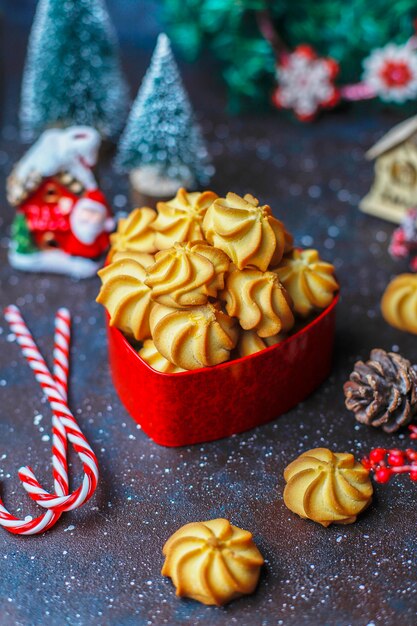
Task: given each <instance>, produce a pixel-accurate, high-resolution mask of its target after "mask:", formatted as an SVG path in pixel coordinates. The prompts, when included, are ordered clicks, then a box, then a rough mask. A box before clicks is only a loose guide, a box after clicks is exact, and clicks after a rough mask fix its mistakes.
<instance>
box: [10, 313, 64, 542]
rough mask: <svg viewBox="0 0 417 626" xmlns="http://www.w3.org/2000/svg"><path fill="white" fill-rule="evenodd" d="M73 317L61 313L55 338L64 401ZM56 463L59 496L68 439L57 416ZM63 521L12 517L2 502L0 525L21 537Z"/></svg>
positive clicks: (57, 376) (50, 516)
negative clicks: (71, 320)
mask: <svg viewBox="0 0 417 626" xmlns="http://www.w3.org/2000/svg"><path fill="white" fill-rule="evenodd" d="M70 319H71V318H70V314H69V311H68V310H67V309H59V310H58V312H57V314H56V317H55V337H54V379H55V382H56V383H57V385H59V389H60V392H61V396H62V398H63V399H64V400H66V399H67V395H68V373H69V343H70ZM52 425H53V428H52V462H53V466H54V486H55V492H56V493H57V494H58V495H62V496H64V495H67V494H68V492H69V484H68V467H67V437H66V433H65V428H64V426H63V424H62V423H61V421H60V419H59V417H57V416H56V415H55V414H54V416H53V419H52ZM60 517H61V513H55V512H54V511H52V510H49V511H46V512H45V513H43V514H42V515H40V516H39V517H37V518H35V519H25V520H22V519H19V518H18V517H15V516H14V515H12V514H11V513H10V512H9V511H8V510H7V509H6V507H5V506H4V504H3V502H2V500H1V498H0V525H1V526H3V527H4V528H6V529H7V530H8V531H9V532H11V533H13V534H17V535H35V534H38V533H41V532H45V531H46V530H48V529H49V528H51V527H52V526H53V525H54V524H55V523H56V522H57V521H58V519H59V518H60Z"/></svg>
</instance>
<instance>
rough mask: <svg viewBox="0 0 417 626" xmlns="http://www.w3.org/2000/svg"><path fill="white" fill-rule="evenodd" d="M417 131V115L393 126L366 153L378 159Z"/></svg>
mask: <svg viewBox="0 0 417 626" xmlns="http://www.w3.org/2000/svg"><path fill="white" fill-rule="evenodd" d="M416 133H417V115H414V116H413V117H410V118H408V119H407V120H404V121H403V122H400V123H399V124H397V125H396V126H394V128H391V130H390V131H388V132H387V133H386V134H385V135H384V136H383V137H382V138H381V139H380V140H379V141H377V142H376V144H374V145H373V146H372V148H370V149H369V150H368V152H367V153H366V155H365V156H366V158H367V159H369V160H372V159H376V158H377V157H379V156H381V154H384V152H388V150H392V148H395V147H396V146H398V145H399V144H400V143H403V142H404V141H407V139H410V138H411V137H412V136H413V135H415V134H416Z"/></svg>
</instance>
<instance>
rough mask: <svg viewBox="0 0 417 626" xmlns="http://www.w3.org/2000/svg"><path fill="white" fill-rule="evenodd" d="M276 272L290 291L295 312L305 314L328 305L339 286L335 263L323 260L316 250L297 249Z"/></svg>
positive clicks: (284, 260) (305, 315)
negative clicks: (335, 273)
mask: <svg viewBox="0 0 417 626" xmlns="http://www.w3.org/2000/svg"><path fill="white" fill-rule="evenodd" d="M273 271H274V272H275V273H276V274H277V275H278V277H279V279H280V281H281V282H282V284H283V285H284V287H285V289H286V290H287V291H288V293H289V294H290V296H291V298H292V300H293V303H294V312H295V313H297V314H298V315H300V316H302V317H307V316H308V315H310V313H312V311H313V310H314V309H324V308H326V307H327V306H328V305H329V304H330V303H331V301H332V300H333V297H334V294H335V292H336V291H337V290H338V289H339V285H338V284H337V281H336V279H335V277H334V267H333V265H331V264H330V263H326V262H325V261H322V260H321V259H320V257H319V253H318V252H317V250H296V249H294V250H293V251H292V252H291V253H290V254H288V255H286V256H285V257H284V258H283V259H282V261H281V263H280V264H279V266H278V267H276V268H274V270H273Z"/></svg>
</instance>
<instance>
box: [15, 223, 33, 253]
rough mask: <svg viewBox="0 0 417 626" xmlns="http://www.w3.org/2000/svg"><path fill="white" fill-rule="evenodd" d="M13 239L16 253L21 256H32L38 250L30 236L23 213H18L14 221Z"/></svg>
mask: <svg viewBox="0 0 417 626" xmlns="http://www.w3.org/2000/svg"><path fill="white" fill-rule="evenodd" d="M12 239H13V241H14V245H15V251H16V252H18V253H19V254H31V253H32V252H36V250H37V247H36V246H35V244H34V242H33V239H32V235H31V234H30V231H29V228H28V224H27V221H26V218H25V216H24V215H22V214H21V213H18V214H17V215H16V217H15V218H14V220H13V224H12Z"/></svg>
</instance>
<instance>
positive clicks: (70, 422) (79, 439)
mask: <svg viewBox="0 0 417 626" xmlns="http://www.w3.org/2000/svg"><path fill="white" fill-rule="evenodd" d="M6 319H7V321H8V322H9V324H10V328H11V329H12V331H13V333H14V334H15V335H16V339H17V342H18V343H19V345H20V346H21V348H22V353H23V355H24V356H25V358H26V360H27V362H28V363H29V365H30V367H31V368H32V370H33V372H34V374H35V378H36V380H37V381H38V383H39V384H40V386H41V388H42V390H43V392H44V394H45V395H46V397H47V399H48V401H49V404H50V406H51V409H52V410H53V412H54V413H55V414H56V416H57V417H59V420H60V422H61V423H62V424H63V426H64V428H65V432H66V435H67V438H68V440H69V441H70V442H71V443H72V445H73V447H74V450H75V451H76V452H77V454H78V456H79V458H80V459H81V462H82V464H83V470H84V478H83V482H82V484H81V485H80V487H78V489H76V490H75V491H74V492H73V493H71V494H69V495H63V496H60V495H57V494H51V493H49V492H48V491H46V490H45V489H43V488H42V486H41V485H40V483H39V482H38V480H37V479H36V477H35V475H34V473H33V471H32V469H31V468H30V467H22V468H21V469H20V470H19V478H20V480H21V481H22V483H23V486H24V488H25V490H26V491H27V493H28V494H29V495H30V497H31V498H32V499H33V500H35V502H37V503H38V504H39V505H40V506H43V507H44V508H47V509H53V510H54V511H55V512H61V513H62V512H63V511H71V510H73V509H75V508H78V507H79V506H81V505H82V504H84V503H85V502H86V501H87V500H88V499H89V498H91V496H92V495H93V493H94V492H95V490H96V487H97V483H98V462H97V457H96V455H95V454H94V452H93V450H92V449H91V446H90V444H89V443H88V441H87V439H86V438H85V436H84V434H83V433H82V431H81V429H80V427H79V426H78V424H77V422H76V420H75V418H74V416H73V414H72V413H71V411H70V409H69V407H68V404H67V402H66V401H64V400H63V399H62V397H61V395H60V393H59V391H58V387H57V385H56V383H55V381H54V379H53V378H52V376H51V374H50V372H49V369H48V367H47V365H46V363H45V360H44V359H43V357H42V355H41V353H40V352H39V350H38V348H37V346H36V344H35V342H34V341H33V338H32V335H31V334H30V331H29V329H28V328H27V326H26V324H25V322H24V321H23V318H22V316H21V315H20V312H19V310H18V309H17V307H15V306H11V307H8V308H7V309H6Z"/></svg>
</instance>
